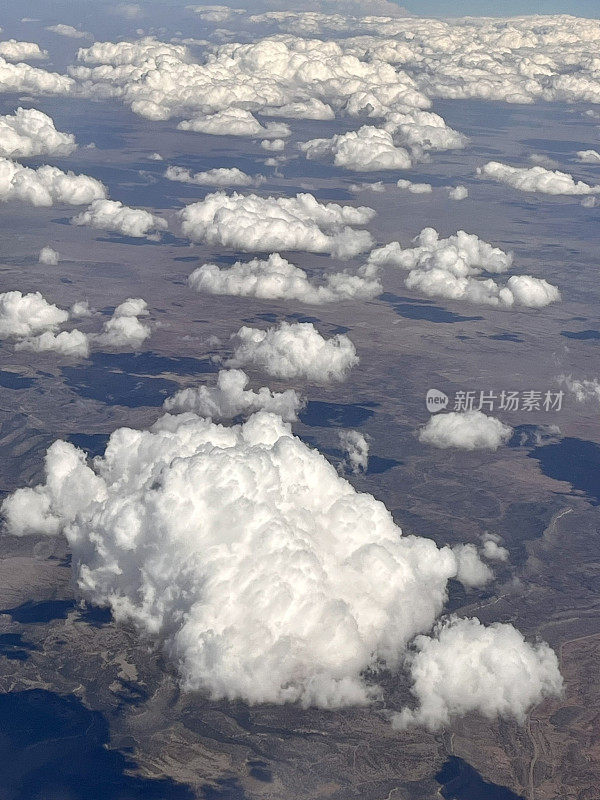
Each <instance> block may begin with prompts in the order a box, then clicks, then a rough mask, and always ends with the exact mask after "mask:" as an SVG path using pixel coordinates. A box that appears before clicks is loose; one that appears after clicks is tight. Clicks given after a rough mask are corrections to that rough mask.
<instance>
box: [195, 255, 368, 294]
mask: <svg viewBox="0 0 600 800" xmlns="http://www.w3.org/2000/svg"><path fill="white" fill-rule="evenodd" d="M188 282H189V284H190V286H191V287H192V289H195V290H196V291H198V292H207V293H208V294H219V295H236V296H238V297H260V298H262V299H265V300H277V299H281V300H299V301H300V302H301V303H311V304H314V305H320V304H322V303H333V302H336V301H340V300H350V299H362V300H370V299H372V298H373V297H376V296H377V295H378V294H381V291H382V287H381V284H380V283H379V281H378V280H377V278H371V277H363V276H361V275H352V274H350V273H348V272H335V273H333V274H332V275H327V276H325V282H324V283H323V284H321V285H315V284H314V283H311V281H310V280H309V278H308V275H307V274H306V272H305V271H304V270H303V269H300V267H296V266H295V265H294V264H290V262H289V261H286V260H285V258H282V257H281V256H280V255H279V254H278V253H273V254H271V255H270V256H269V257H268V259H266V261H261V260H260V259H256V258H255V259H253V260H252V261H237V262H236V263H235V264H233V265H232V266H230V267H228V268H227V269H223V268H221V267H219V266H218V265H217V264H203V265H202V266H201V267H198V268H197V269H195V270H194V271H193V272H192V274H191V275H190V277H189V279H188Z"/></svg>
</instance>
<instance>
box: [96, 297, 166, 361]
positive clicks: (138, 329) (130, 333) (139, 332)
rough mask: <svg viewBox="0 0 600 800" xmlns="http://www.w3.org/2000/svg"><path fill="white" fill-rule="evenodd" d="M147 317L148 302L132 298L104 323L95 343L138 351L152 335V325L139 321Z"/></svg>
mask: <svg viewBox="0 0 600 800" xmlns="http://www.w3.org/2000/svg"><path fill="white" fill-rule="evenodd" d="M147 315H148V306H147V304H146V301H145V300H142V299H141V298H139V297H130V298H129V299H128V300H125V301H124V302H123V303H121V304H120V305H118V306H117V307H116V308H115V310H114V311H113V314H112V316H111V317H110V319H108V320H107V321H106V322H105V323H104V328H103V331H102V333H101V334H98V335H97V336H95V337H94V342H95V343H96V344H98V345H99V346H101V347H116V348H118V347H131V348H133V349H137V348H138V347H140V346H141V345H142V344H143V342H145V341H146V339H147V338H148V337H149V336H150V334H151V333H152V329H151V328H150V325H149V324H147V323H145V322H141V321H140V320H139V319H138V317H144V316H147Z"/></svg>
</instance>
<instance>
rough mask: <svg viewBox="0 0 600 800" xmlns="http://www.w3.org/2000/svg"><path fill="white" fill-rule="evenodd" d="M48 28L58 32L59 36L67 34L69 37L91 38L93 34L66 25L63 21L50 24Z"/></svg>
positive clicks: (52, 31)
mask: <svg viewBox="0 0 600 800" xmlns="http://www.w3.org/2000/svg"><path fill="white" fill-rule="evenodd" d="M46 30H47V31H50V32H51V33H57V34H58V35H59V36H66V37H67V38H68V39H89V38H90V36H91V35H92V34H91V33H88V32H87V31H79V30H77V28H74V27H73V26H72V25H65V24H64V23H63V22H59V23H57V24H56V25H49V26H48V27H47V28H46Z"/></svg>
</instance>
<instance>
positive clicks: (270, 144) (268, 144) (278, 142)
mask: <svg viewBox="0 0 600 800" xmlns="http://www.w3.org/2000/svg"><path fill="white" fill-rule="evenodd" d="M260 146H261V147H262V149H263V150H269V151H270V152H271V153H281V152H282V151H283V150H285V142H284V141H283V139H263V140H262V142H261V143H260Z"/></svg>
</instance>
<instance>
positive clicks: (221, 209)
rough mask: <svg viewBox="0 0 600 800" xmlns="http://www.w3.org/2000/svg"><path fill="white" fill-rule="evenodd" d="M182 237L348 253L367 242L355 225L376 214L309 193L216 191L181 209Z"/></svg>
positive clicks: (252, 247) (247, 248)
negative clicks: (261, 194)
mask: <svg viewBox="0 0 600 800" xmlns="http://www.w3.org/2000/svg"><path fill="white" fill-rule="evenodd" d="M180 216H181V220H182V224H181V229H182V232H183V234H184V236H187V237H188V238H190V239H192V240H194V241H203V242H206V243H207V244H210V245H221V246H223V247H229V248H232V249H234V250H242V251H244V252H253V251H255V252H265V251H271V252H273V251H276V250H306V251H308V252H310V253H330V254H331V255H333V256H336V257H338V258H351V257H353V256H355V255H357V254H358V253H361V252H364V251H365V250H368V249H369V248H370V247H371V246H372V242H373V240H372V238H371V235H370V234H369V233H368V232H367V231H363V230H359V231H357V230H354V229H353V228H352V227H351V226H353V225H365V224H366V223H368V222H369V221H370V220H371V219H373V217H374V216H375V211H373V209H371V208H365V207H359V208H355V207H353V206H340V205H337V204H336V203H326V204H325V203H319V202H318V200H317V199H316V198H315V197H314V196H313V195H311V194H298V195H296V197H259V196H258V195H255V194H249V195H242V194H238V193H237V192H234V193H233V194H231V195H227V194H225V192H215V193H214V194H209V195H207V196H206V197H205V198H204V200H202V201H200V202H199V203H193V204H191V205H189V206H186V207H185V208H184V209H183V211H181V212H180Z"/></svg>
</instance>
